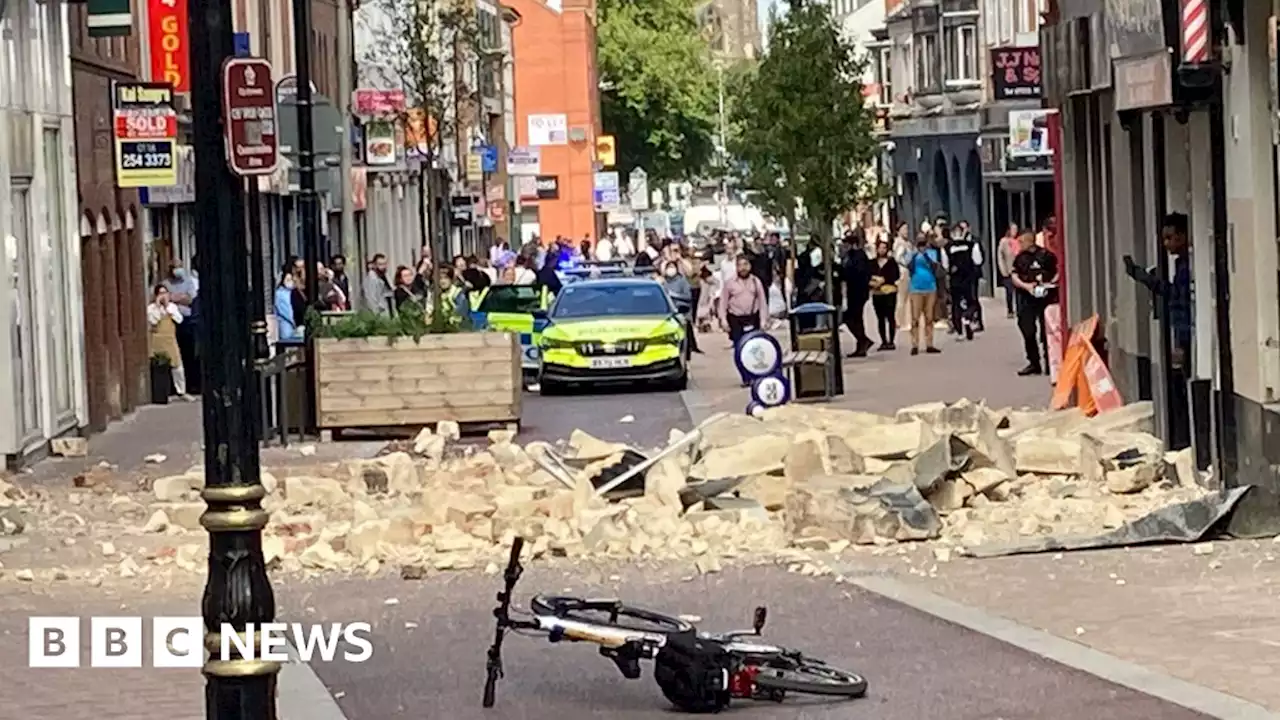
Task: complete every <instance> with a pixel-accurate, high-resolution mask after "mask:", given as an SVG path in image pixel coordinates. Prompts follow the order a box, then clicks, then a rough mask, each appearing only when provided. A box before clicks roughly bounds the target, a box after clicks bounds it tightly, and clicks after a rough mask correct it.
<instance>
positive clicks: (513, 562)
mask: <svg viewBox="0 0 1280 720" xmlns="http://www.w3.org/2000/svg"><path fill="white" fill-rule="evenodd" d="M523 549H524V538H522V537H517V538H516V539H515V540H514V541H512V543H511V557H510V559H509V560H507V569H506V572H504V573H503V574H502V580H503V588H502V592H499V593H498V606H497V607H496V608H494V609H493V617H494V619H495V620H496V623H495V628H494V631H493V645H491V646H489V659H488V662H487V663H486V666H485V674H486V677H485V682H484V707H487V708H491V707H493V705H494V703H495V702H496V700H497V687H498V678H500V677H502V640H503V638H504V637H506V632H507V629H508V628H510V627H511V626H512V624H513V623H512V622H511V595H512V593H513V592H514V591H515V587H516V583H517V582H519V580H520V574H521V573H522V572H524V567H523V566H522V565H521V564H520V552H521V551H522V550H523Z"/></svg>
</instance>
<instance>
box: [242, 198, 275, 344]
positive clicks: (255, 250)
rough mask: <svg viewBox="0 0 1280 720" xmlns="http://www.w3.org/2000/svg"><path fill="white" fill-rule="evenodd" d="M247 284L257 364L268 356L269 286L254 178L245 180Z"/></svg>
mask: <svg viewBox="0 0 1280 720" xmlns="http://www.w3.org/2000/svg"><path fill="white" fill-rule="evenodd" d="M248 182H249V192H248V205H249V285H250V286H251V287H252V288H253V292H252V298H253V305H252V308H253V324H252V325H251V327H252V328H253V356H254V357H255V358H257V359H258V360H259V361H263V360H266V359H267V358H269V357H270V356H271V348H270V346H269V344H268V342H267V292H268V291H269V286H268V285H267V281H266V273H265V272H263V270H264V268H263V263H264V262H265V257H264V254H263V253H264V248H263V247H262V196H261V194H260V193H259V190H258V178H256V177H254V178H249V181H248Z"/></svg>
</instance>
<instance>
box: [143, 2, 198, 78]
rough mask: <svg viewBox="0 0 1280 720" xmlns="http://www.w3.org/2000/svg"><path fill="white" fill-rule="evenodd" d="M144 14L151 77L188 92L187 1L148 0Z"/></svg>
mask: <svg viewBox="0 0 1280 720" xmlns="http://www.w3.org/2000/svg"><path fill="white" fill-rule="evenodd" d="M147 16H148V20H149V24H150V26H151V27H150V38H149V40H150V45H151V79H152V80H153V81H154V82H164V83H168V84H170V85H172V86H173V90H174V92H180V93H184V92H191V61H190V59H189V57H188V44H187V43H188V37H189V36H188V34H187V0H148V3H147Z"/></svg>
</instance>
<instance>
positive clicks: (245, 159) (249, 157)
mask: <svg viewBox="0 0 1280 720" xmlns="http://www.w3.org/2000/svg"><path fill="white" fill-rule="evenodd" d="M222 88H223V98H222V107H223V111H224V112H225V113H226V116H225V118H224V119H223V120H224V126H225V128H226V135H227V163H228V164H229V165H230V166H231V172H233V173H235V174H237V175H240V176H242V177H247V176H251V175H270V174H271V173H273V172H275V170H276V167H277V166H278V165H279V164H280V141H279V138H278V137H277V136H276V98H275V94H276V93H275V83H274V82H272V79H271V63H269V62H267V61H266V60H264V59H262V58H228V59H227V60H226V61H225V62H224V63H223V64H222Z"/></svg>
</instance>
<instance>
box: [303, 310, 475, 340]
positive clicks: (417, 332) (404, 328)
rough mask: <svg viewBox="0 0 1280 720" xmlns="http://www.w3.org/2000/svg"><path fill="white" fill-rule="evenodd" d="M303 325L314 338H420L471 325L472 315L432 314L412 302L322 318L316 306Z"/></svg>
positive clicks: (459, 330)
mask: <svg viewBox="0 0 1280 720" xmlns="http://www.w3.org/2000/svg"><path fill="white" fill-rule="evenodd" d="M306 327H307V329H308V332H310V333H312V335H313V336H314V337H316V338H333V339H351V338H370V337H385V338H387V341H388V342H392V341H394V340H395V339H396V338H402V337H411V338H413V339H414V340H420V339H421V338H422V336H424V335H438V334H443V333H455V332H464V331H467V330H470V329H471V319H470V318H465V319H463V318H459V317H458V316H457V315H447V316H444V317H440V318H434V317H431V313H429V312H428V311H426V310H425V309H423V308H422V307H421V306H419V305H417V304H416V303H412V304H408V305H405V306H404V307H402V308H400V309H399V310H398V311H397V312H396V313H395V314H393V315H383V314H380V313H376V312H372V311H369V310H360V311H358V312H354V313H350V314H347V315H342V316H340V317H329V318H325V317H323V316H321V315H320V313H318V312H316V311H315V310H309V311H308V312H307V324H306Z"/></svg>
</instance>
